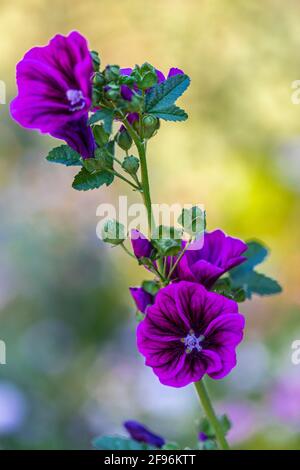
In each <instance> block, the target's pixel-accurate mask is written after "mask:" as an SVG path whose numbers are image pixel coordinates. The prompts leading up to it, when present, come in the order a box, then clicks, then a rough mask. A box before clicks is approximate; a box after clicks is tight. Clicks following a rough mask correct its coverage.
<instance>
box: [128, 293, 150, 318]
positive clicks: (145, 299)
mask: <svg viewBox="0 0 300 470" xmlns="http://www.w3.org/2000/svg"><path fill="white" fill-rule="evenodd" d="M129 290H130V294H131V296H132V298H133V300H134V302H135V305H136V307H137V309H138V310H139V311H140V312H142V313H146V308H147V307H148V305H152V304H153V303H154V297H153V295H151V294H149V293H148V292H146V291H145V290H144V289H143V288H142V287H130V288H129Z"/></svg>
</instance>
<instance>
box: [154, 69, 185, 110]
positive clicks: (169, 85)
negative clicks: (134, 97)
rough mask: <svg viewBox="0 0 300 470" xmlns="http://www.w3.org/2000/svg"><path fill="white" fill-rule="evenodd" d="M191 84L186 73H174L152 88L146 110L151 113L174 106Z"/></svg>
mask: <svg viewBox="0 0 300 470" xmlns="http://www.w3.org/2000/svg"><path fill="white" fill-rule="evenodd" d="M189 84H190V79H189V77H188V76H187V75H185V74H180V75H174V76H173V77H170V78H168V79H167V80H165V81H164V82H161V83H159V84H157V85H155V86H154V87H152V88H151V90H150V91H149V93H147V96H146V102H145V110H146V112H148V113H150V112H153V111H159V110H161V109H166V108H169V107H170V106H172V105H173V104H174V103H175V101H176V100H177V99H178V98H179V97H180V96H181V95H182V93H183V92H184V91H185V90H186V89H187V87H188V86H189Z"/></svg>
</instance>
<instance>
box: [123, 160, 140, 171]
mask: <svg viewBox="0 0 300 470" xmlns="http://www.w3.org/2000/svg"><path fill="white" fill-rule="evenodd" d="M139 166H140V162H139V159H138V158H136V157H134V156H133V155H130V156H129V157H125V158H124V161H123V163H122V167H123V168H124V170H125V171H127V173H130V174H131V175H135V174H136V173H137V171H138V169H139Z"/></svg>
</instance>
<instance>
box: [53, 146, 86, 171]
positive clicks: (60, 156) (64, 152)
mask: <svg viewBox="0 0 300 470" xmlns="http://www.w3.org/2000/svg"><path fill="white" fill-rule="evenodd" d="M46 159H47V160H48V162H52V163H61V164H62V165H66V166H79V165H80V166H81V165H82V159H81V156H80V155H79V153H78V152H76V151H75V150H73V149H72V148H71V147H69V146H68V145H60V146H59V147H55V148H54V149H52V150H51V151H50V152H49V154H48V156H47V157H46Z"/></svg>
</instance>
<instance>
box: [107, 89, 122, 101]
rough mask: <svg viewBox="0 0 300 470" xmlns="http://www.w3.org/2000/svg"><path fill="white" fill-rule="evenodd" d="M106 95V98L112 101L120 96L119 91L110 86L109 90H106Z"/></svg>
mask: <svg viewBox="0 0 300 470" xmlns="http://www.w3.org/2000/svg"><path fill="white" fill-rule="evenodd" d="M105 93H106V96H107V98H108V99H110V100H112V101H115V100H116V99H118V98H119V96H120V93H119V91H118V90H114V89H112V88H110V89H109V90H106V92H105Z"/></svg>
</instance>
